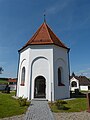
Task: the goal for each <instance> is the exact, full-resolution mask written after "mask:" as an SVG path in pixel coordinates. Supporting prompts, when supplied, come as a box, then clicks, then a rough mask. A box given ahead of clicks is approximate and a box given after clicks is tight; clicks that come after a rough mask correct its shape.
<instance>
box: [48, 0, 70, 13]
mask: <svg viewBox="0 0 90 120" xmlns="http://www.w3.org/2000/svg"><path fill="white" fill-rule="evenodd" d="M70 1H71V0H68V1H64V2H63V3H60V1H59V2H57V3H56V4H53V5H52V6H50V7H49V8H47V10H46V13H47V14H56V13H58V12H59V11H62V10H63V9H65V8H66V7H67V5H68V4H69V2H70Z"/></svg>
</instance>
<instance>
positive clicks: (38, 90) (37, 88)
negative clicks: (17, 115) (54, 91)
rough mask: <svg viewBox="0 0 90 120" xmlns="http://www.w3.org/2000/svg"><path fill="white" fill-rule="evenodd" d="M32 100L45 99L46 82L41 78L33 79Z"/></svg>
mask: <svg viewBox="0 0 90 120" xmlns="http://www.w3.org/2000/svg"><path fill="white" fill-rule="evenodd" d="M34 98H46V80H45V78H44V77H43V76H38V77H36V78H35V84H34Z"/></svg>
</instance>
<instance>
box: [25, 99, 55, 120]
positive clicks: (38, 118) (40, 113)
mask: <svg viewBox="0 0 90 120" xmlns="http://www.w3.org/2000/svg"><path fill="white" fill-rule="evenodd" d="M25 120H55V119H54V117H53V114H52V112H51V111H50V108H49V106H48V102H47V101H44V100H41V101H40V100H39V101H38V100H32V101H31V105H30V107H29V108H28V110H27V112H26V115H25Z"/></svg>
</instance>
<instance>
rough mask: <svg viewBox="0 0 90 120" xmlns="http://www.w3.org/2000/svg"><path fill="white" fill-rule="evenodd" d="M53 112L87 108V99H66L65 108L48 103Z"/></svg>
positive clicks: (78, 110)
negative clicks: (60, 108)
mask: <svg viewBox="0 0 90 120" xmlns="http://www.w3.org/2000/svg"><path fill="white" fill-rule="evenodd" d="M50 107H51V110H52V111H53V112H81V111H85V110H87V99H86V98H76V99H73V100H68V101H67V104H65V107H67V110H59V109H57V107H56V105H55V104H53V105H52V106H51V105H50Z"/></svg>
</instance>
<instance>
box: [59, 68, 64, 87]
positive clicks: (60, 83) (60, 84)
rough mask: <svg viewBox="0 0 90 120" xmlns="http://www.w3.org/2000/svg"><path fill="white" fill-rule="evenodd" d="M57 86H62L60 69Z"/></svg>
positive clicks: (60, 70) (60, 69)
mask: <svg viewBox="0 0 90 120" xmlns="http://www.w3.org/2000/svg"><path fill="white" fill-rule="evenodd" d="M58 86H64V84H63V83H62V68H58Z"/></svg>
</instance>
